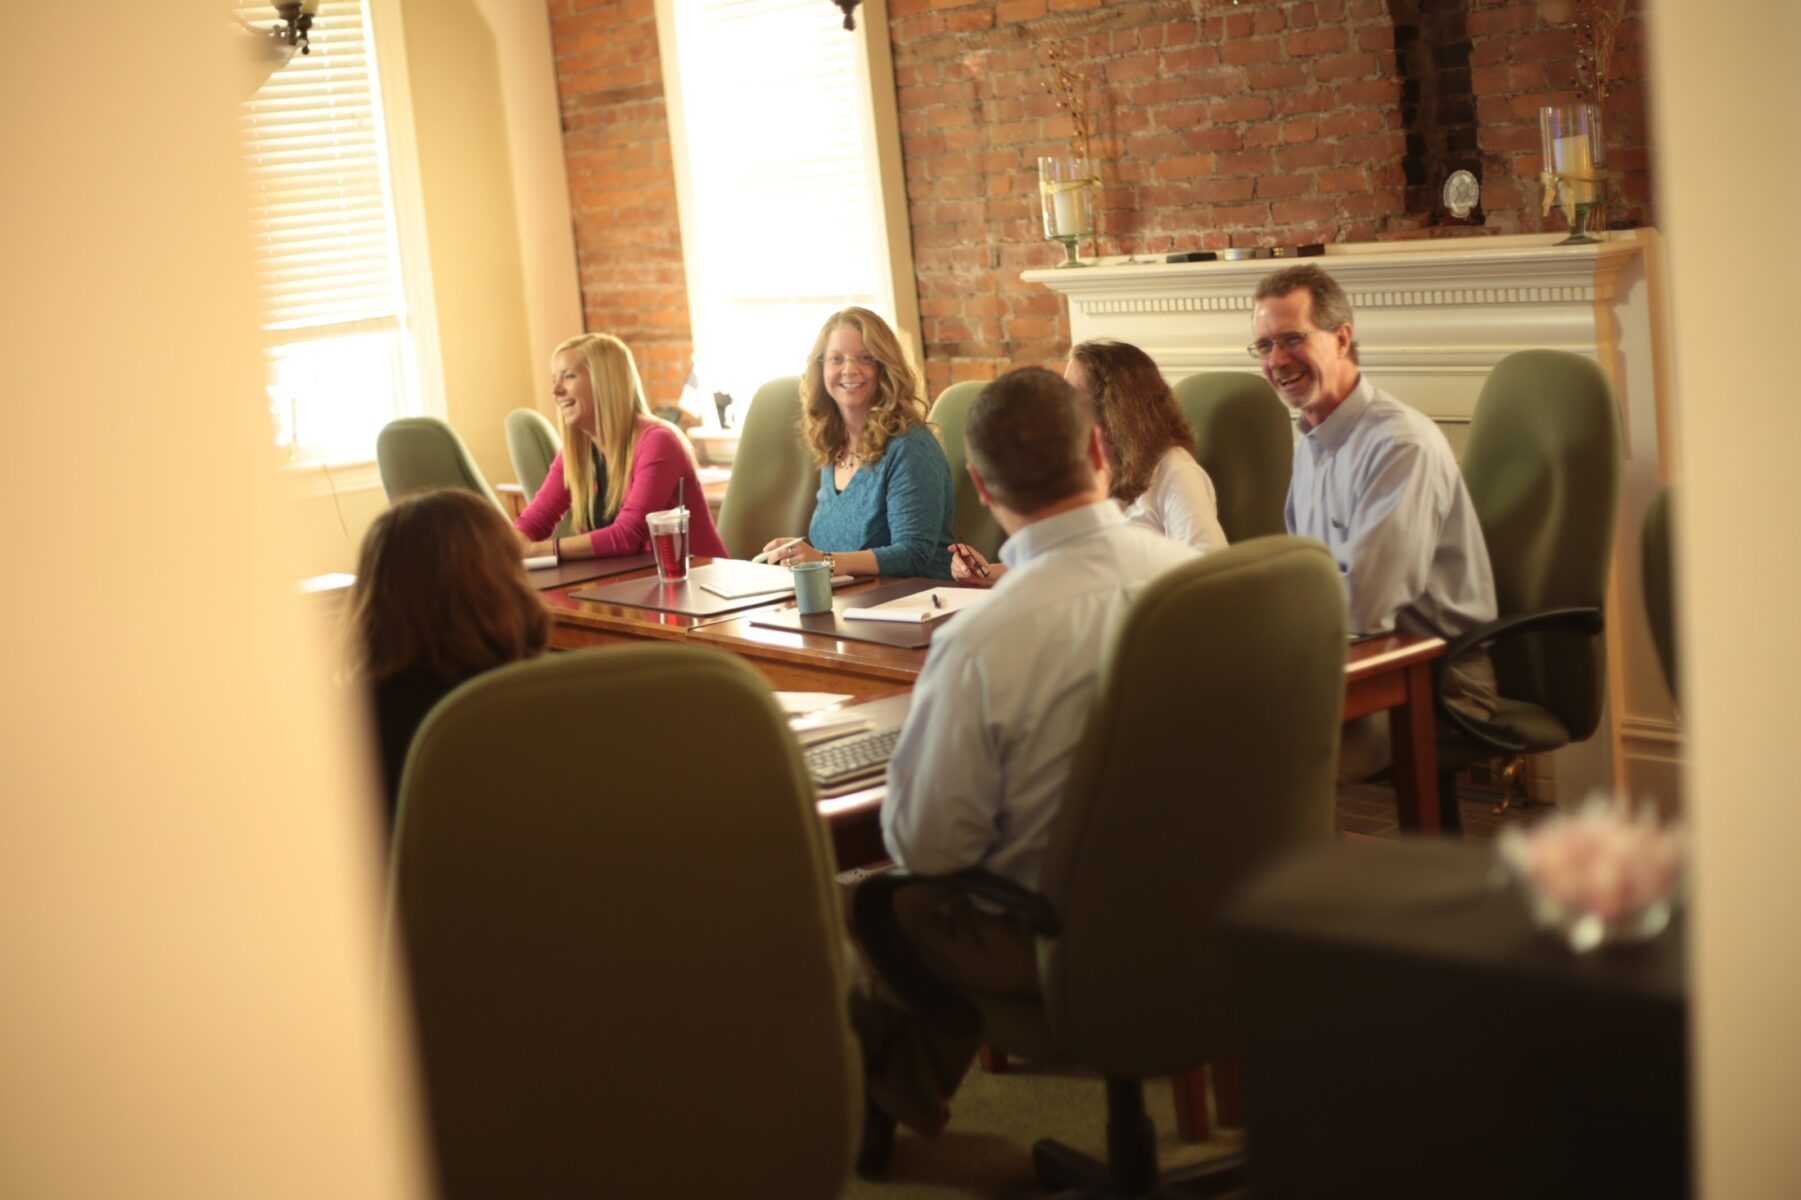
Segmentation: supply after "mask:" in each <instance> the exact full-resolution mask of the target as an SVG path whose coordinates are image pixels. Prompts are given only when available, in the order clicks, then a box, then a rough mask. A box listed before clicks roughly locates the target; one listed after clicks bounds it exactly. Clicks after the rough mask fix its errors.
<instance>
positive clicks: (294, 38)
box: [269, 0, 319, 54]
mask: <svg viewBox="0 0 1801 1200" xmlns="http://www.w3.org/2000/svg"><path fill="white" fill-rule="evenodd" d="M272 7H273V8H274V9H275V11H276V13H277V14H278V15H279V16H280V17H281V19H282V24H280V25H277V26H274V27H273V28H271V29H270V30H269V36H270V37H272V38H274V39H275V40H276V41H279V42H281V43H282V44H283V45H287V46H297V47H299V49H300V52H301V53H302V54H309V53H311V52H312V47H311V46H309V45H308V43H307V34H308V33H309V32H310V31H311V30H312V28H313V14H314V13H316V12H318V11H319V0H284V2H283V3H280V4H276V5H273V6H272Z"/></svg>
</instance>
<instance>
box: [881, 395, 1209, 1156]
mask: <svg viewBox="0 0 1801 1200" xmlns="http://www.w3.org/2000/svg"><path fill="white" fill-rule="evenodd" d="M965 440H966V445H967V447H968V452H969V474H970V477H971V478H972V479H973V480H974V482H975V485H976V490H977V491H978V493H980V495H981V497H982V502H983V503H984V504H985V505H987V506H988V508H989V509H990V510H991V511H992V512H993V513H994V516H995V519H996V520H997V521H998V522H999V523H1000V526H1001V528H1003V529H1005V530H1006V531H1007V533H1008V535H1009V537H1008V540H1007V542H1006V544H1005V545H1004V546H1002V548H1001V558H1002V560H1003V561H1004V562H1005V563H1006V564H1007V568H1008V570H1007V573H1006V575H1005V576H1004V577H1003V578H1002V579H1001V580H1000V582H999V583H997V584H996V585H995V589H994V593H993V595H992V597H991V598H990V599H989V600H988V601H987V602H986V603H984V604H983V605H981V606H980V607H976V608H972V609H969V610H967V611H965V612H963V613H961V614H959V615H958V616H957V617H956V618H955V619H954V620H952V621H951V622H950V623H949V624H948V625H946V626H945V627H944V628H942V629H940V630H939V631H938V632H937V633H936V634H935V635H934V636H933V639H932V646H931V650H930V651H929V652H928V654H927V655H926V663H925V667H924V669H923V670H922V671H921V672H920V676H919V682H918V684H917V686H916V687H915V688H914V689H913V704H912V709H911V711H910V712H909V714H908V718H907V724H906V728H905V729H904V730H903V731H902V734H901V738H900V742H899V744H898V745H897V746H896V747H895V752H894V757H893V760H892V762H891V763H890V765H889V769H888V794H887V798H886V800H885V802H884V803H883V806H882V836H883V839H884V840H885V842H886V843H887V847H888V852H889V853H890V854H892V855H893V856H894V859H895V861H896V862H898V863H900V864H902V865H903V866H906V867H909V868H911V869H913V870H915V871H920V872H924V873H929V874H937V873H940V872H947V871H955V870H957V869H959V868H962V867H973V866H981V867H986V868H988V869H989V870H991V871H994V872H995V873H997V874H999V875H1003V876H1005V877H1007V878H1009V879H1012V880H1014V881H1016V882H1018V883H1020V884H1023V885H1024V886H1026V887H1028V888H1036V887H1037V886H1038V880H1039V872H1040V870H1041V868H1042V865H1043V861H1044V854H1045V848H1046V846H1047V844H1048V842H1049V837H1050V826H1051V822H1052V820H1053V818H1054V817H1055V816H1056V813H1057V809H1058V806H1059V804H1060V803H1061V801H1062V799H1063V794H1064V788H1065V785H1066V784H1067V782H1068V778H1069V771H1070V765H1071V759H1072V757H1073V755H1074V753H1075V748H1076V744H1077V743H1078V742H1079V741H1080V740H1081V735H1082V728H1083V725H1084V723H1085V721H1086V719H1087V716H1088V709H1089V705H1090V702H1091V700H1092V698H1093V694H1094V688H1095V683H1096V680H1097V678H1098V676H1099V674H1100V669H1101V663H1102V658H1103V656H1104V647H1105V644H1106V641H1107V637H1108V634H1109V633H1110V632H1111V631H1112V630H1113V629H1114V628H1115V627H1116V626H1117V625H1118V623H1119V621H1120V620H1121V619H1122V618H1123V616H1124V615H1125V612H1126V609H1127V608H1128V607H1129V606H1130V604H1131V602H1132V600H1133V598H1134V597H1135V596H1136V595H1137V594H1138V592H1139V591H1140V590H1141V589H1142V588H1143V586H1144V585H1145V584H1147V583H1148V582H1150V581H1151V580H1152V579H1154V578H1156V577H1157V576H1158V575H1160V574H1162V573H1163V572H1164V571H1167V570H1169V569H1170V568H1172V567H1175V566H1178V565H1180V564H1182V563H1184V562H1188V561H1190V560H1191V559H1193V558H1195V557H1197V552H1196V551H1195V550H1193V549H1192V548H1191V547H1189V546H1187V545H1185V544H1182V543H1179V542H1174V541H1171V540H1170V539H1168V538H1166V537H1163V536H1161V535H1159V534H1157V533H1154V532H1152V531H1151V530H1149V529H1146V528H1144V527H1142V526H1139V525H1132V524H1128V523H1127V521H1126V519H1125V517H1124V515H1123V514H1122V513H1121V512H1120V509H1119V506H1118V505H1117V504H1115V503H1113V502H1112V501H1111V500H1109V499H1108V498H1107V488H1106V485H1105V483H1103V482H1102V477H1101V475H1100V474H1099V472H1101V470H1102V469H1103V467H1104V465H1105V462H1106V460H1105V458H1104V457H1103V454H1102V450H1101V441H1100V435H1099V433H1098V432H1097V431H1096V428H1095V425H1094V417H1093V410H1092V406H1091V405H1089V404H1088V403H1087V401H1086V400H1084V399H1082V398H1081V397H1080V396H1078V395H1077V394H1076V392H1075V390H1074V389H1073V388H1071V387H1070V386H1069V385H1068V384H1067V383H1065V382H1064V381H1063V380H1062V379H1061V378H1060V377H1058V376H1057V375H1055V374H1052V373H1051V372H1050V371H1046V370H1044V369H1042V368H1039V367H1027V368H1023V369H1021V370H1017V371H1011V372H1009V373H1007V374H1006V375H1003V376H1001V377H1000V378H999V379H997V380H995V381H994V382H993V383H991V384H990V385H988V387H987V388H986V389H985V390H984V391H983V393H982V395H981V397H980V398H979V399H978V400H977V401H976V403H975V405H974V407H973V408H972V409H971V410H970V415H969V423H968V426H967V428H966V430H965ZM896 911H897V913H898V915H899V917H900V920H901V923H902V927H903V928H904V929H906V930H907V933H908V936H909V938H910V939H911V940H912V941H913V942H914V943H915V945H916V946H917V947H918V949H919V951H920V953H921V955H922V957H923V958H924V960H925V961H926V962H927V963H928V964H930V965H931V967H932V968H933V970H934V972H935V973H937V974H938V975H939V976H940V977H941V978H943V979H945V981H946V982H948V983H950V984H951V985H952V986H955V987H960V988H963V989H966V990H970V991H989V992H996V993H1000V994H1006V995H1023V996H1031V995H1036V994H1037V991H1038V972H1037V963H1036V951H1035V947H1034V939H1033V938H1032V936H1031V935H1030V934H1028V933H1026V932H1025V931H1024V930H1023V929H1022V928H1020V927H1019V926H1018V924H1017V923H1016V922H1015V920H1014V919H1013V918H1012V917H1011V916H1009V915H1006V914H998V913H991V912H988V911H986V910H985V909H982V908H978V907H977V906H975V905H974V904H973V903H971V902H970V901H969V900H968V899H966V898H963V897H957V898H946V897H945V896H944V895H942V894H934V893H933V890H932V889H931V888H929V887H919V888H912V889H908V890H907V891H905V892H903V893H902V894H901V897H900V898H898V899H897V901H896ZM853 1013H854V1015H855V1017H856V1024H857V1026H858V1033H859V1035H860V1036H861V1037H862V1039H863V1042H864V1049H865V1058H866V1065H867V1068H868V1069H867V1072H866V1075H867V1078H868V1080H869V1089H870V1097H871V1100H872V1101H873V1102H874V1104H875V1105H876V1106H877V1107H878V1108H879V1109H881V1110H883V1111H884V1112H886V1113H887V1114H888V1115H890V1116H892V1117H894V1118H897V1119H899V1120H900V1121H902V1122H904V1123H905V1124H907V1125H908V1126H909V1127H911V1128H914V1129H917V1130H919V1131H920V1132H923V1133H928V1134H930V1133H936V1132H937V1131H938V1130H939V1129H940V1128H941V1127H942V1126H943V1124H944V1122H945V1120H946V1118H947V1116H948V1109H947V1107H946V1101H947V1100H948V1099H949V1097H950V1095H951V1094H952V1092H954V1091H955V1089H956V1086H957V1083H958V1082H959V1081H960V1080H961V1079H962V1077H963V1073H964V1071H965V1070H966V1069H967V1068H968V1066H969V1064H970V1061H971V1060H972V1059H973V1058H974V1056H975V1052H976V1049H977V1043H978V1039H976V1038H974V1037H968V1038H958V1037H949V1036H947V1035H944V1034H942V1033H940V1032H937V1031H934V1030H931V1029H929V1028H927V1027H926V1026H925V1025H924V1024H923V1023H922V1022H919V1021H918V1020H917V1019H915V1018H913V1017H912V1016H911V1014H909V1013H907V1012H906V1011H905V1010H904V1009H901V1008H900V1007H899V1006H898V1005H895V1004H892V1003H889V1002H887V1001H886V1000H885V999H884V998H883V997H882V996H881V995H879V994H875V993H872V992H871V991H870V990H869V989H867V988H865V989H864V990H863V991H862V993H861V994H860V995H859V997H858V1002H857V1003H856V1004H855V1005H854V1006H853Z"/></svg>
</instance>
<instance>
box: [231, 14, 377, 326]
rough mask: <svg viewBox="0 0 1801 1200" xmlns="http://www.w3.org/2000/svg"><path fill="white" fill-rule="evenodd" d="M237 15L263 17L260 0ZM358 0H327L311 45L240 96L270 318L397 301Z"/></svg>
mask: <svg viewBox="0 0 1801 1200" xmlns="http://www.w3.org/2000/svg"><path fill="white" fill-rule="evenodd" d="M238 11H239V15H241V16H242V17H243V18H244V19H245V20H247V21H249V22H251V23H252V24H254V25H258V26H259V27H266V26H267V25H268V23H269V22H268V20H267V18H268V17H269V15H270V14H269V8H268V6H267V5H264V4H241V5H240V6H239V9H238ZM377 113H378V108H377V105H376V98H375V95H374V92H373V90H372V79H371V75H370V61H369V47H368V46H367V44H366V42H365V37H364V24H363V12H362V3H361V0H324V3H322V4H320V6H319V12H318V15H317V16H315V17H314V18H313V33H312V53H310V54H306V55H299V54H296V55H295V56H294V57H293V58H292V59H291V60H290V61H289V63H288V65H287V66H285V67H283V68H282V69H281V70H279V71H277V72H275V74H274V75H272V76H271V77H270V79H269V81H268V82H267V83H266V84H264V85H263V87H262V88H261V89H260V90H259V91H258V92H257V94H256V95H255V96H254V97H252V98H251V100H250V101H249V102H248V103H247V104H246V105H245V106H244V125H245V133H246V139H245V140H246V159H247V162H248V168H249V173H250V184H251V203H252V213H251V220H252V229H253V231H254V234H255V237H256V239H257V243H258V247H259V251H260V258H261V262H262V266H263V270H262V280H261V282H262V289H263V296H264V302H265V304H266V305H267V323H268V325H269V326H270V327H271V328H276V327H287V328H293V327H298V326H304V325H307V324H335V323H338V322H340V321H345V320H354V319H363V318H366V317H368V316H369V315H370V314H372V313H377V312H382V311H387V312H398V311H399V297H398V290H397V288H396V280H395V278H394V270H393V264H392V257H393V256H392V250H391V247H392V245H393V239H394V232H393V221H392V218H391V216H390V214H389V210H388V203H387V198H386V195H385V194H384V190H383V178H382V147H381V142H380V130H379V129H378V128H377Z"/></svg>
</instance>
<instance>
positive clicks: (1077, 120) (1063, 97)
mask: <svg viewBox="0 0 1801 1200" xmlns="http://www.w3.org/2000/svg"><path fill="white" fill-rule="evenodd" d="M1045 57H1047V58H1048V59H1050V67H1051V79H1052V83H1047V84H1045V85H1044V90H1045V92H1046V93H1047V94H1049V95H1050V96H1051V97H1052V98H1053V99H1055V100H1056V101H1057V107H1058V108H1060V109H1062V110H1063V111H1064V112H1066V113H1068V114H1069V120H1070V124H1071V125H1072V126H1074V130H1075V133H1074V138H1073V140H1074V143H1075V148H1076V155H1077V157H1079V158H1080V159H1082V160H1083V161H1084V162H1092V161H1093V159H1091V158H1090V157H1089V154H1088V139H1089V135H1090V134H1092V133H1093V132H1094V130H1093V125H1092V123H1091V121H1090V115H1091V114H1090V113H1089V111H1088V76H1086V75H1084V74H1082V73H1081V72H1080V71H1077V70H1076V69H1075V68H1074V67H1072V66H1070V65H1069V46H1068V45H1067V44H1066V43H1064V42H1052V43H1050V44H1049V45H1048V46H1046V47H1045ZM1053 85H1054V86H1053Z"/></svg>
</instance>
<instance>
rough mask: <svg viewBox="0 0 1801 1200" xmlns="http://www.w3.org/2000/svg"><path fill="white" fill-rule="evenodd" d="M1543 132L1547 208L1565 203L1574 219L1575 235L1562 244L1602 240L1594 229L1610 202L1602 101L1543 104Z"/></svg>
mask: <svg viewBox="0 0 1801 1200" xmlns="http://www.w3.org/2000/svg"><path fill="white" fill-rule="evenodd" d="M1538 132H1539V140H1540V142H1541V143H1542V149H1543V152H1544V173H1543V174H1542V175H1541V176H1540V178H1541V179H1542V180H1543V182H1544V185H1545V201H1544V214H1545V215H1546V216H1549V215H1550V213H1551V209H1552V207H1554V206H1558V205H1561V206H1562V208H1563V215H1564V217H1565V218H1567V219H1568V221H1569V223H1570V236H1569V237H1567V238H1564V239H1563V241H1561V242H1559V243H1558V245H1560V246H1568V245H1571V244H1580V243H1588V242H1596V241H1599V240H1600V239H1599V238H1597V237H1594V236H1593V231H1594V229H1595V228H1596V225H1597V222H1598V221H1599V218H1600V215H1601V214H1602V212H1604V211H1605V209H1606V207H1607V172H1606V170H1604V169H1603V168H1604V167H1605V166H1606V160H1607V150H1606V146H1605V144H1604V143H1603V142H1602V140H1601V109H1600V106H1599V105H1595V104H1553V105H1548V106H1546V107H1544V108H1541V109H1539V110H1538Z"/></svg>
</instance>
